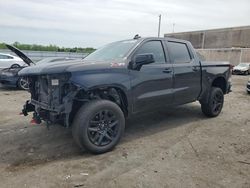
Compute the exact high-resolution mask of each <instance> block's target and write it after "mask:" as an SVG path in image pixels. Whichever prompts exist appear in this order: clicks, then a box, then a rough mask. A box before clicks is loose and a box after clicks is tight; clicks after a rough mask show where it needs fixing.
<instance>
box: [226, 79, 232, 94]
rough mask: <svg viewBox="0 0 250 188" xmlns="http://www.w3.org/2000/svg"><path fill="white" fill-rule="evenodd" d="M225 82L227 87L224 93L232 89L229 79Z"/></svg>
mask: <svg viewBox="0 0 250 188" xmlns="http://www.w3.org/2000/svg"><path fill="white" fill-rule="evenodd" d="M230 80H231V79H230ZM230 80H229V81H228V82H227V89H226V93H230V92H231V91H232V83H231V81H230Z"/></svg>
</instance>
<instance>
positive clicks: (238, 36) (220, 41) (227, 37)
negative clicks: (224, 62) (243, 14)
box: [164, 26, 250, 49]
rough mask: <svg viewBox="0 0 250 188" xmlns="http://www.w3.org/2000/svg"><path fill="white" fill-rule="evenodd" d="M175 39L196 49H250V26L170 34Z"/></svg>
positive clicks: (168, 35)
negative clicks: (186, 42) (185, 42)
mask: <svg viewBox="0 0 250 188" xmlns="http://www.w3.org/2000/svg"><path fill="white" fill-rule="evenodd" d="M164 37H174V38H179V39H184V40H188V41H190V42H191V43H192V44H193V46H194V47H195V48H198V49H199V48H205V49H207V48H209V49H210V48H233V47H240V48H250V26H244V27H233V28H224V29H213V30H203V31H192V32H182V33H169V34H165V35H164Z"/></svg>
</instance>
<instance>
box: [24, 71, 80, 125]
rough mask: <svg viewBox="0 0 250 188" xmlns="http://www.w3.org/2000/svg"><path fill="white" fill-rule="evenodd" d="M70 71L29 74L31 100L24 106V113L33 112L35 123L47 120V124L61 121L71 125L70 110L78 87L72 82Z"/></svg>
mask: <svg viewBox="0 0 250 188" xmlns="http://www.w3.org/2000/svg"><path fill="white" fill-rule="evenodd" d="M70 76H71V75H70V73H63V74H53V75H34V76H29V77H28V79H29V91H30V93H31V100H28V101H27V102H26V104H25V105H24V107H23V110H22V114H23V115H25V116H27V115H28V112H32V111H33V112H34V113H33V120H32V122H33V123H38V124H39V123H41V121H42V120H43V121H45V122H46V123H47V125H49V124H52V123H60V124H63V125H65V126H66V127H68V126H69V124H70V121H69V118H70V112H71V109H72V104H73V102H72V101H73V100H74V96H75V95H76V93H77V92H78V87H77V86H76V85H74V84H73V83H72V82H70Z"/></svg>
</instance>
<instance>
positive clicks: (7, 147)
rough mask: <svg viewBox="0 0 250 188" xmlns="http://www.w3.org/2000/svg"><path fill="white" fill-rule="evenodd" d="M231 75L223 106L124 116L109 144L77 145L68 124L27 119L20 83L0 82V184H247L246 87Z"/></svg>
mask: <svg viewBox="0 0 250 188" xmlns="http://www.w3.org/2000/svg"><path fill="white" fill-rule="evenodd" d="M247 79H248V77H247V76H234V77H233V92H232V93H230V94H229V95H226V97H225V105H224V109H223V112H222V113H221V115H220V116H219V117H217V118H212V119H209V118H206V117H204V116H203V115H202V113H201V111H200V105H199V103H193V104H189V105H185V106H181V107H178V108H176V109H172V110H169V109H166V110H164V111H160V112H155V113H153V114H147V115H145V116H141V117H139V118H136V119H130V120H128V121H127V124H126V126H127V127H126V132H125V135H124V138H123V139H122V141H121V143H120V144H119V145H118V146H117V147H116V148H115V150H114V151H112V152H109V153H106V154H102V155H91V154H89V153H87V152H80V151H79V149H78V148H77V147H76V146H75V144H74V143H73V141H72V136H71V131H70V130H68V129H65V128H63V127H60V126H52V127H51V128H50V130H47V128H46V127H45V126H44V125H38V126H37V125H31V124H30V123H29V121H30V119H31V115H30V116H28V117H25V118H24V117H22V116H19V115H18V113H19V112H20V109H21V107H22V105H23V103H24V102H25V100H26V99H27V98H28V97H29V94H28V93H27V92H25V91H18V90H13V89H6V88H1V89H0V105H1V108H0V187H171V188H172V187H237V188H238V187H250V95H247V93H246V91H245V85H246V82H247Z"/></svg>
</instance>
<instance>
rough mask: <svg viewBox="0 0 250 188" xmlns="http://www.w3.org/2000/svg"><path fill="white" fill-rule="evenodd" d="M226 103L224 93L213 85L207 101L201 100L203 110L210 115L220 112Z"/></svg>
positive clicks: (213, 115)
mask: <svg viewBox="0 0 250 188" xmlns="http://www.w3.org/2000/svg"><path fill="white" fill-rule="evenodd" d="M223 104H224V93H223V91H222V90H221V89H220V88H217V87H212V88H211V91H210V95H209V99H208V102H207V103H204V102H201V110H202V112H203V114H205V115H206V116H208V117H216V116H218V115H219V114H220V112H221V110H222V107H223Z"/></svg>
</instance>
